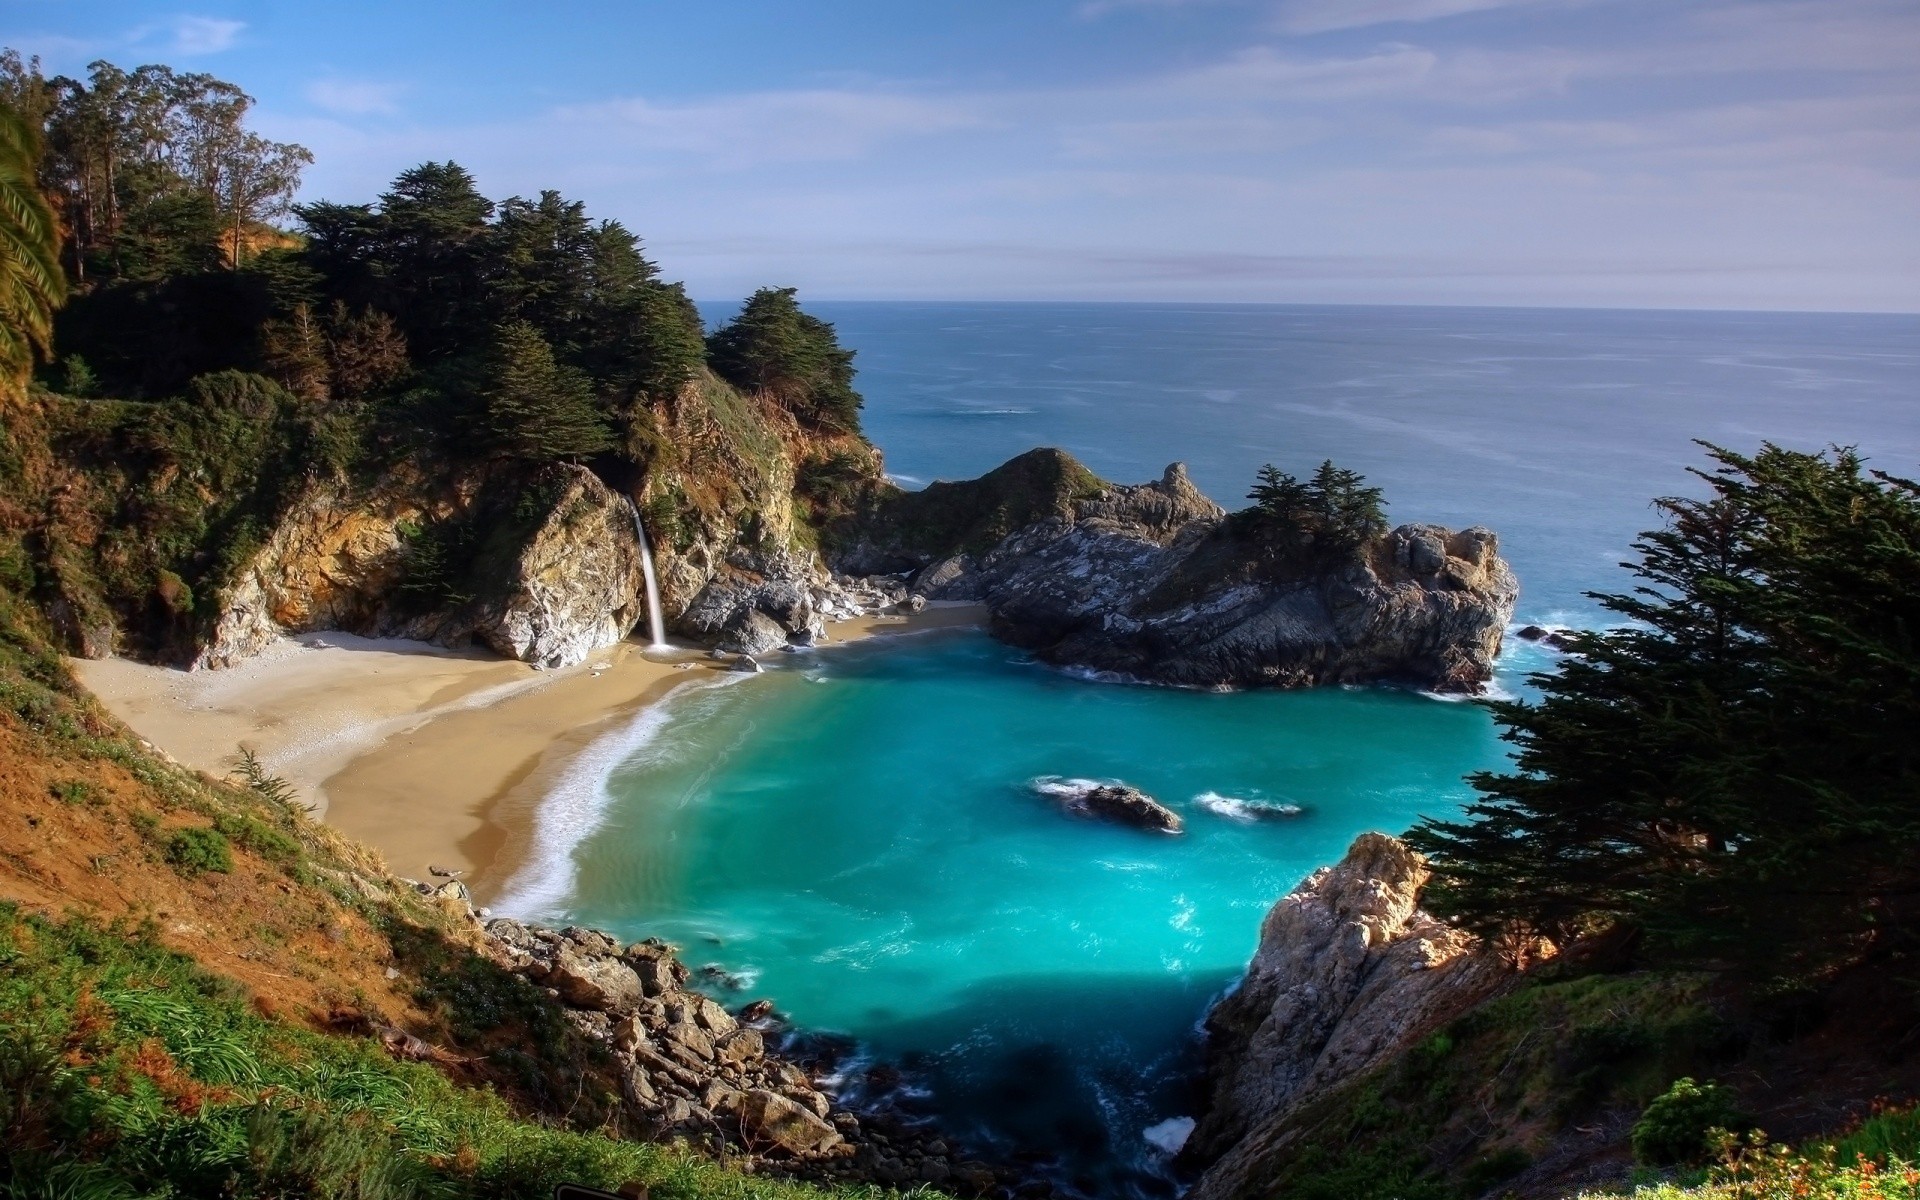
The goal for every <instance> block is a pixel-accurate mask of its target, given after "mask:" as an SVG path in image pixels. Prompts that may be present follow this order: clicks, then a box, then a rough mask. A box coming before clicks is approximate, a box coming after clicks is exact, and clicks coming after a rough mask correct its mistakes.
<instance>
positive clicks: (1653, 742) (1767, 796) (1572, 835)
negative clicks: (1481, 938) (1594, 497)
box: [1411, 445, 1920, 975]
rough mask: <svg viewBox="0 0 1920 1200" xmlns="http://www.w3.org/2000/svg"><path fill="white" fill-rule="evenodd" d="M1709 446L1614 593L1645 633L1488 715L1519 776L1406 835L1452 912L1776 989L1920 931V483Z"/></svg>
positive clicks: (1817, 458)
mask: <svg viewBox="0 0 1920 1200" xmlns="http://www.w3.org/2000/svg"><path fill="white" fill-rule="evenodd" d="M1708 451H1709V454H1710V455H1711V457H1712V459H1713V461H1714V462H1715V463H1716V464H1717V465H1716V466H1715V468H1714V469H1713V470H1711V471H1707V472H1699V473H1698V474H1699V475H1700V477H1701V478H1702V479H1703V480H1704V481H1705V482H1706V484H1707V485H1708V489H1709V492H1710V494H1709V495H1708V496H1707V497H1706V498H1704V499H1686V498H1672V499H1665V500H1661V501H1659V502H1658V507H1659V508H1660V510H1661V511H1662V512H1664V513H1665V514H1666V517H1667V523H1666V525H1665V526H1664V527H1663V528H1661V529H1657V530H1654V531H1651V532H1649V533H1646V534H1644V535H1642V538H1641V540H1640V541H1639V542H1637V543H1636V544H1635V550H1636V552H1637V553H1638V555H1639V558H1638V561H1637V562H1634V563H1631V564H1627V565H1628V566H1629V567H1630V569H1631V570H1632V572H1633V574H1634V576H1635V577H1636V579H1637V581H1638V582H1637V585H1636V587H1635V588H1634V590H1633V591H1632V592H1631V593H1628V594H1625V595H1608V596H1600V597H1597V598H1598V599H1599V600H1600V601H1601V602H1602V603H1603V604H1604V605H1605V606H1606V607H1607V608H1608V609H1609V610H1611V611H1612V612H1614V613H1616V614H1618V615H1619V616H1620V617H1621V618H1623V620H1624V621H1625V622H1626V624H1624V625H1622V626H1621V627H1619V628H1617V629H1613V630H1610V631H1607V632H1603V633H1589V634H1583V635H1579V636H1578V637H1577V638H1576V639H1575V644H1574V648H1573V651H1572V653H1570V654H1569V655H1567V656H1566V657H1565V658H1564V659H1563V660H1562V662H1561V665H1560V669H1559V670H1557V671H1555V672H1552V673H1550V674H1544V675H1539V676H1535V677H1534V680H1533V682H1534V684H1535V685H1536V686H1537V687H1538V689H1539V692H1540V698H1539V699H1538V700H1537V701H1525V700H1519V701H1507V702H1500V703H1496V704H1494V705H1493V706H1492V707H1493V710H1494V713H1495V715H1496V716H1497V718H1498V719H1499V720H1500V722H1501V723H1502V724H1504V725H1505V726H1506V732H1505V737H1506V738H1507V739H1508V740H1509V741H1511V742H1512V743H1514V745H1515V746H1516V747H1517V758H1516V764H1515V766H1516V769H1515V770H1513V771H1511V772H1489V773H1485V774H1481V775H1478V776H1475V777H1473V779H1472V783H1473V786H1474V787H1475V788H1476V789H1477V790H1478V791H1479V793H1480V799H1479V801H1478V802H1477V803H1475V804H1474V805H1472V806H1471V807H1469V809H1468V810H1467V813H1466V816H1465V819H1463V820H1459V821H1440V820H1428V821H1425V822H1423V823H1422V824H1421V826H1420V827H1419V828H1417V829H1416V830H1414V831H1413V833H1412V835H1411V837H1412V840H1413V842H1414V844H1415V845H1416V846H1418V847H1419V848H1420V849H1421V850H1423V851H1425V852H1426V853H1428V854H1429V855H1430V856H1432V857H1433V859H1434V862H1435V866H1436V870H1437V874H1436V879H1435V883H1434V885H1433V886H1432V888H1431V890H1430V893H1429V899H1430V902H1431V903H1433V904H1434V905H1435V906H1436V907H1437V908H1439V909H1440V910H1441V911H1443V912H1445V913H1447V914H1449V915H1451V916H1453V917H1455V918H1458V919H1460V920H1462V921H1464V922H1465V923H1467V924H1468V925H1470V926H1472V927H1474V928H1477V929H1481V930H1486V931H1492V930H1497V929H1502V928H1506V927H1510V926H1520V927H1523V928H1527V929H1532V930H1537V931H1540V932H1543V933H1546V934H1548V935H1550V936H1556V937H1565V936H1567V935H1569V934H1573V933H1577V932H1580V931H1585V930H1593V929H1596V928H1601V927H1608V926H1612V927H1617V928H1620V929H1623V930H1633V931H1637V932H1640V933H1643V934H1644V935H1645V937H1644V944H1645V946H1646V947H1647V952H1648V953H1649V954H1651V955H1653V956H1655V957H1657V958H1663V959H1668V960H1677V961H1689V962H1718V963H1726V964H1732V965H1736V966H1739V967H1742V968H1745V969H1747V970H1750V971H1754V972H1759V973H1764V974H1769V975H1794V974H1797V973H1802V972H1810V971H1814V970H1817V969H1819V968H1820V967H1822V966H1824V965H1826V964H1829V963H1832V962H1835V961H1840V960H1845V959H1848V958H1851V957H1854V956H1856V955H1859V954H1863V953H1867V952H1870V951H1872V950H1874V949H1875V948H1876V947H1879V948H1886V947H1889V946H1892V945H1895V944H1898V943H1899V942H1901V941H1903V940H1904V941H1910V940H1912V938H1913V936H1914V930H1915V928H1916V921H1915V917H1916V915H1920V912H1917V911H1916V910H1917V909H1920V746H1917V745H1916V740H1915V738H1914V730H1916V729H1920V485H1916V484H1915V483H1914V482H1912V481H1910V480H1906V479H1902V478H1898V477H1896V476H1893V475H1889V474H1885V473H1882V472H1878V471H1872V472H1869V471H1867V470H1866V469H1865V468H1864V466H1863V464H1862V462H1861V460H1860V458H1859V457H1858V456H1857V455H1856V454H1854V453H1853V452H1852V451H1850V450H1834V451H1831V452H1829V453H1825V454H1806V453H1798V452H1794V451H1789V450H1783V449H1781V448H1779V447H1776V446H1773V445H1767V446H1765V447H1764V448H1763V449H1762V450H1761V451H1760V452H1759V453H1758V454H1756V455H1754V456H1752V457H1745V456H1742V455H1739V454H1736V453H1733V452H1732V451H1728V450H1723V449H1719V448H1717V447H1708Z"/></svg>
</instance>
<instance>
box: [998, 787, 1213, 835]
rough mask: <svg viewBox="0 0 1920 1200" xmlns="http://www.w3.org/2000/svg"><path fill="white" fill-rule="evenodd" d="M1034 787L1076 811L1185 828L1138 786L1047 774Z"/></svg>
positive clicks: (1169, 829)
mask: <svg viewBox="0 0 1920 1200" xmlns="http://www.w3.org/2000/svg"><path fill="white" fill-rule="evenodd" d="M1033 788H1034V790H1035V791H1037V792H1039V793H1040V794H1041V795H1043V796H1052V797H1055V798H1056V799H1058V800H1060V801H1061V802H1062V803H1063V804H1064V806H1065V807H1066V808H1068V809H1070V810H1071V811H1073V812H1078V813H1084V814H1085V815H1087V816H1090V817H1099V818H1100V819H1101V820H1104V821H1114V822H1117V823H1119V824H1121V825H1131V826H1133V827H1134V828H1136V829H1152V830H1157V831H1159V832H1161V833H1179V832H1181V831H1182V830H1184V829H1185V828H1186V824H1185V822H1183V821H1182V820H1181V819H1180V814H1179V813H1176V812H1174V811H1173V810H1172V809H1170V808H1168V807H1167V806H1166V805H1164V804H1162V803H1160V802H1159V801H1158V800H1155V799H1154V798H1153V797H1152V796H1149V795H1147V794H1146V793H1145V792H1143V791H1141V790H1140V789H1139V788H1136V787H1129V786H1128V785H1126V784H1124V783H1095V782H1093V781H1092V780H1088V779H1061V778H1059V777H1058V776H1045V777H1043V778H1040V779H1036V780H1034V783H1033Z"/></svg>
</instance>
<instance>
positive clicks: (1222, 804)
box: [1193, 792, 1306, 825]
mask: <svg viewBox="0 0 1920 1200" xmlns="http://www.w3.org/2000/svg"><path fill="white" fill-rule="evenodd" d="M1193 802H1194V803H1195V804H1198V805H1199V806H1200V807H1201V808H1204V809H1206V810H1207V811H1208V812H1210V813H1214V814H1217V815H1219V816H1222V817H1225V818H1227V820H1229V821H1238V822H1240V823H1241V824H1243V825H1251V824H1253V823H1254V822H1255V821H1259V820H1262V819H1264V818H1267V817H1297V816H1299V815H1300V814H1301V813H1303V812H1305V811H1306V810H1305V809H1303V808H1301V807H1300V806H1299V805H1298V804H1284V803H1275V802H1273V801H1271V800H1247V799H1244V798H1242V797H1239V796H1222V795H1221V794H1220V793H1219V792H1201V793H1200V794H1199V795H1198V796H1195V797H1194V798H1193Z"/></svg>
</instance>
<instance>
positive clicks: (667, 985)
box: [627, 955, 679, 996]
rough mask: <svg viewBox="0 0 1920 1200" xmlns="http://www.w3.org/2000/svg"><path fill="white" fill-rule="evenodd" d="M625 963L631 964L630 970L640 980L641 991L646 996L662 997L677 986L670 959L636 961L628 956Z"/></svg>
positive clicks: (677, 982)
mask: <svg viewBox="0 0 1920 1200" xmlns="http://www.w3.org/2000/svg"><path fill="white" fill-rule="evenodd" d="M627 961H628V962H630V963H632V964H633V966H632V970H633V972H634V975H635V977H637V978H638V979H639V980H640V987H641V990H642V991H643V992H644V993H645V994H646V995H648V996H664V995H666V994H667V993H668V992H671V991H672V990H673V989H674V988H675V987H677V986H679V981H678V980H676V979H675V978H674V977H673V960H672V959H663V958H639V959H636V958H634V957H632V956H631V955H629V956H628V958H627Z"/></svg>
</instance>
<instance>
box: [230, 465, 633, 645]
mask: <svg viewBox="0 0 1920 1200" xmlns="http://www.w3.org/2000/svg"><path fill="white" fill-rule="evenodd" d="M556 470H557V472H558V478H557V479H556V480H554V481H551V482H550V484H549V486H548V487H547V489H546V490H544V491H543V492H541V493H540V494H541V498H542V501H543V504H542V505H541V506H540V511H541V512H542V513H544V515H539V514H536V515H535V516H534V519H533V520H532V522H531V524H530V526H527V527H521V528H516V527H512V526H509V525H508V524H506V523H495V529H494V532H495V533H496V535H503V540H504V541H505V542H506V543H507V544H505V545H496V546H493V547H491V548H490V549H491V553H490V554H489V555H488V559H489V561H488V562H487V563H486V564H485V567H484V569H483V570H482V571H481V573H482V574H484V575H486V576H487V577H488V580H487V581H488V582H490V583H491V584H492V585H493V586H491V587H488V588H487V589H485V591H484V592H483V593H482V594H479V595H475V596H471V597H468V598H465V599H464V601H463V602H460V603H455V604H451V605H434V606H431V607H430V610H429V611H424V612H422V611H419V610H418V608H416V607H414V606H411V605H409V604H408V603H407V596H406V594H405V590H404V585H405V584H406V583H407V581H408V572H409V569H410V563H409V540H410V537H414V536H417V531H418V530H419V529H420V528H421V527H423V526H430V525H434V524H436V523H446V522H452V521H462V520H467V521H472V520H478V519H484V518H483V517H482V514H481V512H480V510H481V508H482V497H483V495H484V494H485V493H486V492H487V490H488V486H489V484H492V483H497V482H498V481H495V480H490V479H489V478H488V477H487V476H486V475H485V474H484V473H479V472H476V473H470V474H466V475H462V476H459V477H457V478H454V479H452V480H449V481H443V482H440V483H438V484H434V483H430V482H429V481H426V480H423V479H420V478H418V477H415V476H412V475H406V476H402V477H397V478H394V479H390V480H387V481H385V482H383V483H382V484H380V485H379V486H377V487H375V488H373V489H371V490H369V491H366V492H358V491H356V490H354V489H353V488H351V487H350V486H348V485H346V484H338V483H330V484H325V485H321V486H318V487H316V488H314V489H313V490H312V491H310V492H308V493H307V494H306V495H305V496H304V497H303V498H302V499H301V500H300V501H299V502H297V503H296V504H294V505H293V507H292V508H291V509H290V510H289V511H288V512H287V513H285V514H284V515H283V516H282V518H281V520H280V522H279V524H278V525H277V526H276V527H275V528H274V530H273V533H272V534H271V535H270V536H269V537H268V539H267V541H266V544H265V545H264V546H263V547H262V548H261V549H260V550H259V551H258V552H257V553H256V554H255V555H254V556H253V558H252V560H251V561H249V562H248V563H247V564H246V566H245V567H244V568H243V569H242V570H241V572H240V573H239V576H238V578H237V579H236V581H235V582H234V583H233V584H232V585H231V586H230V587H228V588H227V589H225V591H224V592H223V593H222V594H221V595H220V597H219V605H220V611H219V616H218V617H217V619H216V620H215V622H214V625H213V631H212V635H211V637H210V638H209V640H208V641H207V643H206V645H205V646H204V647H203V648H202V649H201V650H200V652H199V654H198V656H197V657H196V658H195V659H194V661H193V666H194V667H196V668H201V667H225V666H231V665H233V664H234V663H237V662H239V661H241V660H242V659H244V658H246V657H248V656H249V655H252V654H255V653H258V652H259V651H260V650H261V649H263V648H264V647H265V646H266V645H268V644H269V643H270V642H272V641H273V639H274V638H276V637H279V636H281V635H283V634H287V633H305V632H310V631H313V630H319V629H344V630H348V631H350V632H354V633H361V634H366V635H369V636H376V637H408V638H417V639H421V640H427V641H437V642H440V643H443V644H445V645H458V644H462V643H465V642H467V641H470V640H477V641H479V642H481V643H483V644H485V645H487V646H488V647H490V648H492V649H493V650H495V651H496V652H498V653H500V654H503V655H506V656H508V657H511V658H517V659H520V660H522V661H524V662H530V663H536V664H538V665H540V666H545V667H561V666H570V665H572V664H574V663H577V662H580V661H582V660H584V659H585V658H586V657H587V656H589V655H591V654H592V653H594V652H595V651H596V650H600V649H602V648H604V647H607V646H610V645H613V644H614V643H616V642H618V641H619V640H620V639H622V638H624V637H625V636H626V635H627V634H628V633H629V632H631V631H632V629H633V627H634V625H635V624H636V623H637V622H639V621H640V620H642V619H644V617H645V605H646V600H645V594H644V591H643V589H642V583H641V572H640V547H639V540H638V537H637V535H636V533H635V531H634V526H633V516H632V510H631V508H630V507H629V506H628V503H627V501H626V500H625V499H624V498H623V497H621V496H619V495H617V494H615V493H614V492H612V491H611V490H610V489H608V488H607V486H606V485H605V484H604V483H602V482H601V481H600V480H599V479H598V478H597V477H595V476H594V475H593V473H592V472H590V471H588V470H586V469H585V468H582V467H564V468H557V469H556ZM496 490H497V489H496ZM522 524H523V525H525V523H524V522H523V523H522Z"/></svg>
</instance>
